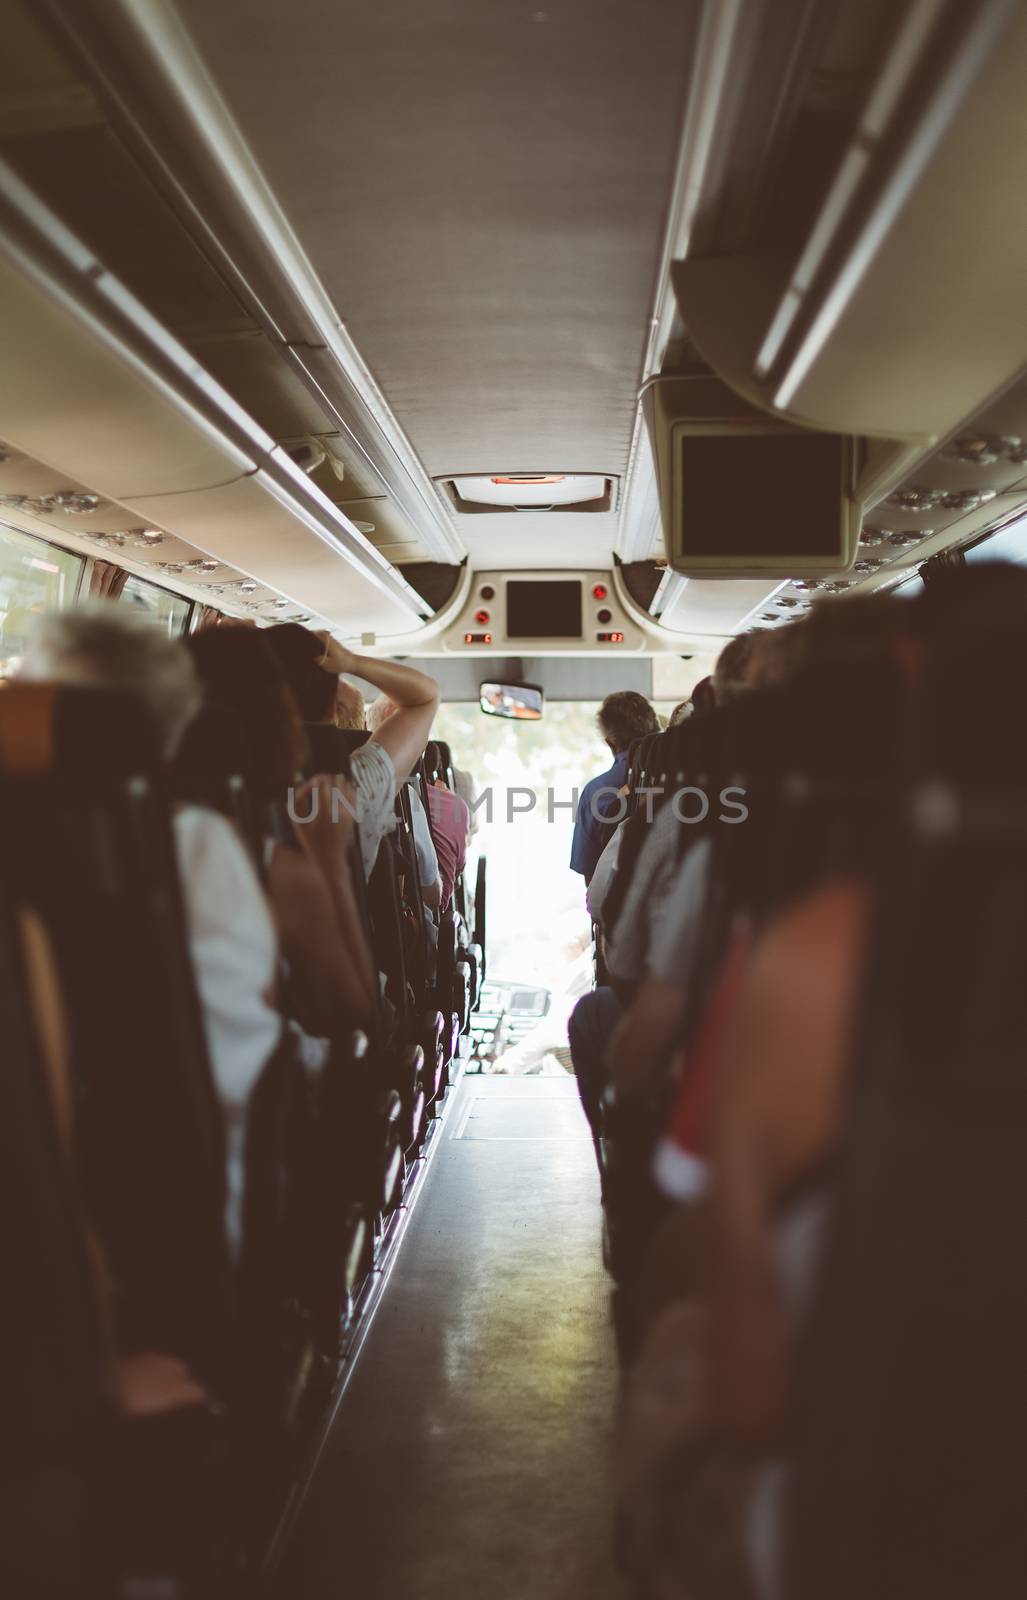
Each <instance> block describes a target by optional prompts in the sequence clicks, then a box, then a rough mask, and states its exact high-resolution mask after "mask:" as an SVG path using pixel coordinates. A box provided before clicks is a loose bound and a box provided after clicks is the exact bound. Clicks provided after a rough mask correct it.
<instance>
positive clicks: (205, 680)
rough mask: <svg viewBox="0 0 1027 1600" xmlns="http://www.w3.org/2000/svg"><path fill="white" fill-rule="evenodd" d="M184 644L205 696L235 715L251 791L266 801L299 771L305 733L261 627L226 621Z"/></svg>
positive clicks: (290, 781) (203, 629)
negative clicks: (245, 756)
mask: <svg viewBox="0 0 1027 1600" xmlns="http://www.w3.org/2000/svg"><path fill="white" fill-rule="evenodd" d="M187 649H188V651H189V654H190V656H191V657H192V659H193V662H194V664H195V666H196V671H197V673H198V675H199V678H200V681H201V683H202V684H203V688H204V693H205V697H206V699H207V701H208V702H209V703H211V704H216V705H222V706H228V707H229V708H230V709H231V710H233V711H234V712H235V713H236V715H237V717H238V719H239V723H240V726H241V728H242V732H243V737H244V739H245V741H246V749H247V752H248V758H249V771H248V774H247V776H248V778H249V781H250V783H251V784H252V786H253V792H254V794H255V795H256V796H257V797H258V798H259V799H268V800H270V799H274V798H276V797H277V796H279V795H281V794H284V792H285V791H286V789H287V788H288V787H289V785H290V784H291V783H293V782H294V781H295V779H296V775H297V773H298V772H301V771H302V770H303V767H304V764H305V761H306V756H307V748H306V738H305V736H304V733H303V727H302V724H301V722H300V715H299V711H298V710H297V708H296V702H295V700H294V699H293V696H292V691H291V690H290V688H289V685H288V683H287V682H286V678H285V674H284V672H283V671H282V668H281V666H280V665H279V663H278V658H277V657H276V655H275V654H274V651H273V650H270V649H269V648H268V645H267V631H266V630H261V631H258V630H257V629H255V628H235V627H232V626H231V625H230V624H229V625H226V624H222V625H221V626H220V627H217V628H202V629H201V630H200V632H199V633H194V634H193V635H192V636H191V637H190V638H189V640H188V641H187Z"/></svg>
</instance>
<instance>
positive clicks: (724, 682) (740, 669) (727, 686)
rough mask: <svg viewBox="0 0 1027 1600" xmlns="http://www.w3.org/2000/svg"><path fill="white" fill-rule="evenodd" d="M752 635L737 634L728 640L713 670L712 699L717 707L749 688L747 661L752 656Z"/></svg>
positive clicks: (753, 639)
mask: <svg viewBox="0 0 1027 1600" xmlns="http://www.w3.org/2000/svg"><path fill="white" fill-rule="evenodd" d="M755 639H756V635H755V634H754V633H738V634H736V635H735V637H734V638H733V639H729V640H728V642H727V644H726V645H725V646H724V648H723V650H722V651H721V652H720V655H719V656H718V657H717V664H716V666H715V667H714V669H713V698H714V701H715V702H716V704H717V705H718V706H722V705H726V704H727V703H728V701H730V700H734V699H735V698H736V696H737V695H739V694H744V692H745V690H746V689H748V688H749V686H750V685H749V661H750V657H751V656H752V649H753V644H754V642H755Z"/></svg>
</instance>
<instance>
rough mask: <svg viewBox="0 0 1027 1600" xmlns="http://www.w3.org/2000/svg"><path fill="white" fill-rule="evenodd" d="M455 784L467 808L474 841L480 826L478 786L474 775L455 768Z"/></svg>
mask: <svg viewBox="0 0 1027 1600" xmlns="http://www.w3.org/2000/svg"><path fill="white" fill-rule="evenodd" d="M453 782H454V784H455V785H456V792H457V794H458V795H459V796H460V799H461V800H462V801H463V803H464V805H465V806H466V807H467V815H468V817H469V818H470V835H471V838H472V839H473V838H474V835H475V834H476V833H477V831H478V828H479V826H480V824H479V822H478V811H477V807H476V806H475V801H476V800H477V798H478V786H477V784H476V783H475V781H474V778H473V776H472V774H471V773H469V772H464V771H463V770H462V768H460V767H454V768H453Z"/></svg>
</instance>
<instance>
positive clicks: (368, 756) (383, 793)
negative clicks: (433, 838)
mask: <svg viewBox="0 0 1027 1600" xmlns="http://www.w3.org/2000/svg"><path fill="white" fill-rule="evenodd" d="M263 637H264V638H265V639H266V640H267V642H268V644H269V645H270V646H271V648H272V649H273V650H274V652H275V654H276V655H277V657H278V659H279V661H280V662H281V665H282V669H283V671H284V672H285V676H286V678H287V679H288V682H289V687H290V688H291V689H292V692H293V695H294V696H295V698H296V703H297V705H298V706H299V708H300V714H301V716H302V717H303V719H304V721H305V722H313V723H334V721H335V694H336V685H337V683H338V680H339V677H340V675H341V674H342V673H346V674H347V675H348V676H349V677H353V678H360V679H362V680H363V681H364V682H365V683H370V684H372V685H373V686H374V687H375V688H376V689H377V690H378V691H379V692H380V693H381V694H383V695H386V696H387V697H388V698H389V700H391V701H392V703H393V705H394V706H395V707H396V710H395V713H394V715H393V716H391V717H389V719H388V721H387V722H385V723H384V724H383V726H382V727H381V728H379V729H378V730H377V731H376V732H375V733H373V734H372V735H371V737H370V739H368V741H367V743H366V744H363V745H361V746H360V748H359V749H357V750H354V751H353V753H352V756H351V758H350V760H351V765H352V779H353V787H354V790H355V793H356V813H357V825H358V827H359V829H360V848H361V854H362V857H363V862H364V872H365V873H367V874H369V873H370V872H371V870H372V868H373V867H374V863H375V860H376V859H377V856H378V846H379V845H380V844H381V841H382V838H383V836H384V835H385V834H386V833H387V832H388V831H389V829H390V828H391V827H392V825H393V818H394V815H395V812H394V807H395V801H396V785H397V782H399V781H401V780H402V779H403V778H405V777H407V776H408V774H409V773H410V772H411V771H412V770H413V768H414V767H415V766H416V764H417V762H418V760H419V758H420V756H421V754H422V752H423V751H424V747H425V745H426V744H427V742H428V736H429V734H430V733H431V728H432V723H433V722H434V720H435V713H436V712H437V710H438V707H439V686H438V684H437V683H436V682H435V680H434V678H429V677H427V676H426V675H425V673H423V672H418V671H417V670H416V668H414V667H406V666H402V665H401V664H400V663H399V662H397V661H384V660H379V659H378V658H377V657H375V656H359V655H356V654H354V652H353V651H352V650H348V649H347V648H346V646H345V645H342V644H340V643H339V642H338V640H337V639H333V638H332V637H331V635H330V634H329V633H327V632H326V631H322V632H321V633H314V632H313V631H312V630H311V629H310V628H304V627H303V626H302V625H301V624H300V623H298V622H283V623H280V624H279V625H278V626H277V627H275V628H267V629H266V630H265V631H264V634H263Z"/></svg>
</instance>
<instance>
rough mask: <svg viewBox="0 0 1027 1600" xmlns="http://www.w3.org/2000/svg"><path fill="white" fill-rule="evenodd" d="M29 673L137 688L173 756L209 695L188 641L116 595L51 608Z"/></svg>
mask: <svg viewBox="0 0 1027 1600" xmlns="http://www.w3.org/2000/svg"><path fill="white" fill-rule="evenodd" d="M21 676H22V677H23V678H27V679H29V680H31V681H33V682H36V683H69V684H80V685H84V686H86V687H92V688H98V689H124V690H129V691H131V692H133V693H135V694H136V695H138V696H139V698H140V699H142V700H143V701H144V702H145V704H146V705H147V707H148V708H149V711H150V713H151V715H152V717H153V721H154V725H155V727H156V729H157V735H158V738H159V739H160V742H161V746H162V748H163V751H164V754H165V756H166V757H167V758H169V759H170V757H171V756H172V755H173V754H174V752H175V749H176V747H177V745H178V742H179V740H180V739H181V737H182V734H183V733H184V732H185V729H186V727H187V726H188V724H189V722H190V721H191V720H192V718H193V717H194V716H195V715H196V712H197V711H198V710H199V706H200V702H201V699H202V690H201V687H200V682H199V679H198V678H197V676H196V671H195V668H194V667H193V663H192V661H191V660H190V658H189V654H188V652H187V651H186V649H185V646H184V645H182V644H180V643H179V642H178V640H177V639H169V638H168V636H167V634H165V633H162V632H161V630H160V629H159V628H155V627H154V625H153V624H152V623H151V622H148V621H147V620H146V618H145V617H143V616H141V615H140V614H139V613H138V612H136V611H133V610H132V609H130V608H129V607H128V606H119V605H117V604H116V603H115V602H114V601H111V600H107V601H103V600H100V601H94V602H93V603H92V604H90V605H85V606H81V607H79V608H78V609H76V610H74V611H49V612H46V613H44V615H42V616H41V617H40V618H39V621H38V622H37V624H36V626H35V628H34V630H33V634H32V637H31V639H30V640H29V644H28V648H27V650H26V652H25V655H24V657H23V660H22V665H21Z"/></svg>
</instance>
